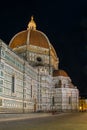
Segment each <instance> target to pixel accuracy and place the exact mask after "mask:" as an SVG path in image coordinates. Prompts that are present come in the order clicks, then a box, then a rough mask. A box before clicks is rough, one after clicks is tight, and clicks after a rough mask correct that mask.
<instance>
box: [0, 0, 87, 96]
mask: <svg viewBox="0 0 87 130" xmlns="http://www.w3.org/2000/svg"><path fill="white" fill-rule="evenodd" d="M32 15H33V16H34V20H35V22H36V24H37V29H38V30H40V31H42V32H44V33H45V34H46V35H47V36H48V38H49V40H50V42H51V43H52V45H53V46H54V48H55V50H56V52H57V55H58V57H59V60H60V64H59V68H60V69H63V70H65V71H66V72H67V73H68V75H69V76H70V77H71V79H72V83H73V84H74V85H75V86H77V87H78V89H79V91H80V96H83V97H87V0H60V1H59V0H56V1H55V0H53V1H52V0H44V1H42V0H39V1H38V0H31V1H30V0H27V1H26V0H24V1H22V0H21V1H18V0H17V1H16V0H15V1H9V0H7V1H4V0H3V1H2V2H0V38H1V39H2V40H3V41H4V42H5V43H6V44H9V41H10V40H11V38H12V37H13V36H14V35H15V34H16V33H18V32H20V31H23V30H26V29H27V25H28V22H29V21H30V18H31V16H32Z"/></svg>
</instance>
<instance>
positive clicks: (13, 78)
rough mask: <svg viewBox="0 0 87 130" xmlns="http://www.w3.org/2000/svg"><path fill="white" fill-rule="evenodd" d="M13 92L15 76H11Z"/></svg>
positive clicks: (13, 89)
mask: <svg viewBox="0 0 87 130" xmlns="http://www.w3.org/2000/svg"><path fill="white" fill-rule="evenodd" d="M14 92H15V77H14V76H12V93H14Z"/></svg>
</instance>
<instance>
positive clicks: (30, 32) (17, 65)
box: [0, 17, 79, 113]
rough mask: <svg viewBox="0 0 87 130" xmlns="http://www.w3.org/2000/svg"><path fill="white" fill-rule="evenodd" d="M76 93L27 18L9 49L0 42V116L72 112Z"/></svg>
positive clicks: (52, 51)
mask: <svg viewBox="0 0 87 130" xmlns="http://www.w3.org/2000/svg"><path fill="white" fill-rule="evenodd" d="M78 97H79V91H78V89H77V87H76V86H74V85H73V84H72V81H71V79H70V77H69V76H68V74H67V73H66V72H65V71H64V70H61V69H60V68H59V58H58V56H57V53H56V51H55V49H54V47H53V45H52V44H51V43H50V41H49V39H48V37H47V36H46V34H44V33H43V32H41V31H39V30H37V29H36V23H35V21H34V19H33V17H31V20H30V22H29V24H28V28H27V30H24V31H21V32H19V33H17V34H16V35H15V36H13V38H12V39H11V41H10V43H9V46H8V45H6V44H5V43H4V42H3V41H2V40H0V112H11V113H14V112H36V111H45V112H47V111H53V110H56V111H71V110H72V111H76V110H78Z"/></svg>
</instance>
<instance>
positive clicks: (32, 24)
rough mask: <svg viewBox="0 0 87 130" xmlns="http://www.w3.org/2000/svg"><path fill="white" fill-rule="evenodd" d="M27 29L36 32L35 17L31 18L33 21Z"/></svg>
mask: <svg viewBox="0 0 87 130" xmlns="http://www.w3.org/2000/svg"><path fill="white" fill-rule="evenodd" d="M27 29H31V30H36V23H35V21H34V17H33V16H31V21H30V22H29V24H28V28H27Z"/></svg>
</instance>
